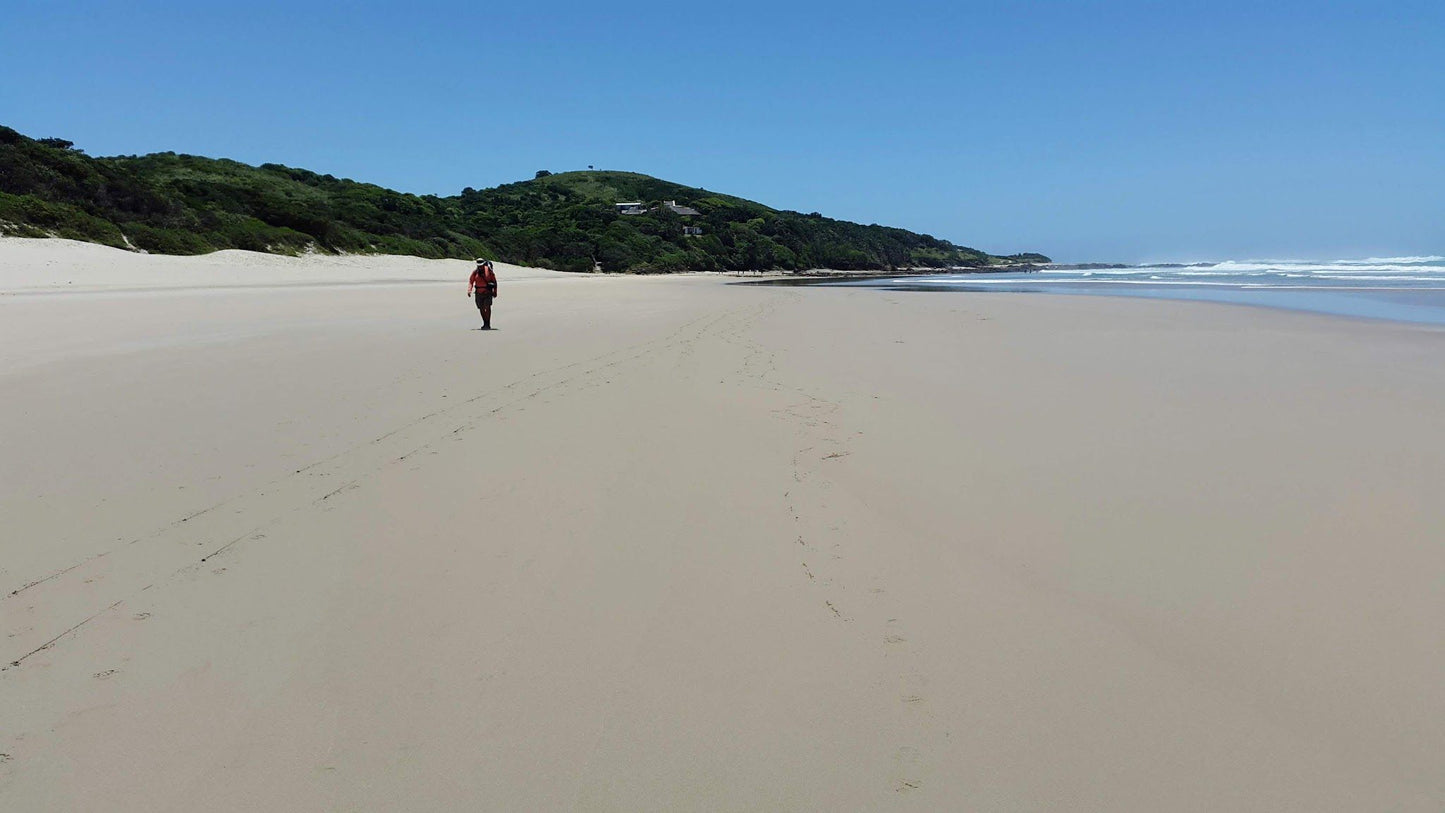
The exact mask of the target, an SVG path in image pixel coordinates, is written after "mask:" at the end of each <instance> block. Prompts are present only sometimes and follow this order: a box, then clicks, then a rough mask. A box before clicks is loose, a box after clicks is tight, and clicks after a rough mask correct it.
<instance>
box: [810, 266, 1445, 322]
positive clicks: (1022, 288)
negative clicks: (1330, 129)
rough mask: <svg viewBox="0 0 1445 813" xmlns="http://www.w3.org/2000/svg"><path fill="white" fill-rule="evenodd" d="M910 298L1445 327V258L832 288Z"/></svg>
mask: <svg viewBox="0 0 1445 813" xmlns="http://www.w3.org/2000/svg"><path fill="white" fill-rule="evenodd" d="M826 284H829V285H844V286H850V287H871V288H886V289H889V290H907V291H973V292H982V291H993V292H1014V293H1054V294H1086V295H1096V296H1097V295H1102V296H1133V297H1144V298H1150V299H1187V300H1198V301H1209V302H1227V303H1232V304H1240V305H1257V306H1263V307H1272V308H1284V309H1288V310H1301V311H1310V312H1313V313H1327V314H1333V315H1339V316H1354V317H1361V318H1370V319H1388V320H1391V321H1397V322H1410V323H1418V324H1432V325H1445V257H1433V256H1432V257H1391V258H1371V259H1366V260H1337V261H1333V262H1324V263H1322V262H1306V261H1294V260H1288V261H1285V260H1273V261H1229V262H1219V263H1196V264H1190V265H1183V266H1180V265H1143V266H1132V267H1129V268H1118V269H1047V270H1042V271H1037V272H1032V273H1027V274H1023V273H1019V274H987V275H984V274H941V275H938V276H929V277H895V278H889V279H871V280H858V281H848V282H835V283H826Z"/></svg>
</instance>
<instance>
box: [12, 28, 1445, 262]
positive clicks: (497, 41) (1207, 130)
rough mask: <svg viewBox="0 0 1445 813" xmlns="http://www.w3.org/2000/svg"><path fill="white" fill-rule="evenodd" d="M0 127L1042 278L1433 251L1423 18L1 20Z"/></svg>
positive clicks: (1440, 217)
mask: <svg viewBox="0 0 1445 813" xmlns="http://www.w3.org/2000/svg"><path fill="white" fill-rule="evenodd" d="M0 124H5V125H8V126H10V127H14V128H15V129H18V130H20V131H21V132H23V133H25V134H27V135H31V136H35V137H46V136H58V137H63V138H68V139H70V140H73V141H75V142H76V144H77V146H80V147H81V148H83V149H85V150H86V151H87V152H89V153H90V154H92V155H114V154H129V153H145V152H157V151H164V150H174V151H177V152H189V153H195V154H201V155H209V156H215V157H227V158H235V159H238V160H242V161H246V162H249V163H264V162H267V161H274V162H278V163H284V164H290V165H293V166H302V167H306V168H309V169H314V170H317V171H320V172H329V173H332V174H336V175H340V176H344V177H350V178H355V179H357V180H364V181H371V182H375V183H379V184H382V185H384V186H389V187H392V188H396V189H401V190H405V191H409V192H421V193H437V194H453V193H455V192H457V191H459V190H460V189H461V188H462V187H465V186H474V187H486V186H493V185H496V184H498V183H504V182H508V181H513V180H518V179H523V178H530V177H531V176H532V174H533V173H534V172H535V171H536V170H538V169H549V170H552V171H562V170H567V169H578V168H583V167H585V166H586V165H588V164H595V165H597V167H599V168H609V169H627V170H635V171H639V172H646V173H649V174H653V175H657V176H660V177H663V178H667V179H669V180H675V181H679V182H682V183H687V184H691V185H696V186H704V187H708V188H711V189H716V190H719V191H724V192H729V193H733V194H737V195H741V196H744V197H748V198H753V199H755V200H760V201H762V202H764V203H767V204H770V205H773V206H777V207H781V208H789V209H797V210H801V211H805V212H807V211H815V210H816V211H821V212H823V213H824V214H827V215H831V216H834V217H840V218H846V219H850V220H858V221H861V222H865V223H871V222H877V223H886V224H890V225H897V226H903V227H905V228H910V229H914V230H917V231H924V232H928V233H931V234H935V235H937V236H940V237H945V238H948V239H951V240H954V241H956V242H960V243H963V244H966V245H972V246H975V247H978V248H982V249H985V250H989V251H994V252H1013V251H1023V250H1038V251H1043V252H1045V253H1048V254H1052V255H1054V256H1055V257H1056V258H1061V259H1067V260H1150V259H1209V258H1226V257H1304V258H1319V259H1329V258H1336V257H1345V256H1365V255H1377V256H1378V255H1394V254H1433V253H1438V254H1445V2H1440V0H1432V1H1431V2H1389V0H1381V2H1373V3H1365V2H1348V3H1344V2H1329V1H1328V0H1320V1H1319V2H1303V0H1297V1H1294V2H1290V1H1282V2H1268V1H1267V0H1258V1H1257V2H1232V1H1231V0H1217V1H1216V2H1188V1H1187V0H1176V1H1175V2H1148V3H1146V2H1031V3H1025V2H1015V3H1004V2H989V3H986V2H966V1H963V2H932V1H929V2H922V1H914V0H894V2H867V3H863V2H840V1H838V0H835V1H834V2H828V3H815V2H786V0H774V2H767V3H761V2H752V1H751V0H742V1H741V2H728V3H715V2H714V3H685V2H651V0H618V1H615V2H605V3H604V2H599V3H579V2H547V1H546V0H537V1H536V2H531V3H526V4H523V3H520V2H518V3H490V2H457V1H455V0H411V2H405V3H398V2H388V3H381V2H353V3H345V4H343V3H324V4H323V3H314V2H304V0H301V1H298V2H286V3H281V2H265V1H264V0H263V1H261V2H244V3H241V2H237V3H225V4H220V3H215V4H213V3H183V2H179V1H177V2H168V3H161V2H150V1H149V0H130V2H125V3H114V2H97V1H95V0H69V1H68V2H56V0H5V2H4V15H3V17H0Z"/></svg>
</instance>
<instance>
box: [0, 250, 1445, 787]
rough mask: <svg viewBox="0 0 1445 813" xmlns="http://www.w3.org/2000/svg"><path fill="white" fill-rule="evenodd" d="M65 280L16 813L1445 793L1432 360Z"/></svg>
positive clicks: (546, 304) (18, 416) (1092, 311)
mask: <svg viewBox="0 0 1445 813" xmlns="http://www.w3.org/2000/svg"><path fill="white" fill-rule="evenodd" d="M43 248H44V250H45V251H46V252H49V253H48V254H47V255H46V256H44V257H41V256H40V255H34V259H36V262H40V261H41V260H43V261H44V262H47V263H53V264H52V265H49V266H46V265H44V263H41V264H39V265H34V266H33V269H44V268H49V269H51V270H49V271H45V272H44V273H45V274H46V276H43V277H35V278H34V279H33V280H32V281H31V282H30V283H29V289H31V290H34V289H36V288H38V287H41V286H42V285H45V284H53V283H54V280H55V279H57V277H56V276H55V274H54V270H55V269H63V270H64V271H66V272H68V273H69V274H71V275H76V274H82V273H84V274H88V275H89V276H86V277H85V279H87V280H89V283H88V284H89V285H91V286H92V287H93V288H94V291H93V292H92V293H93V294H94V295H92V294H85V295H77V296H13V297H0V331H3V335H0V338H3V342H0V348H3V350H0V386H3V388H4V391H5V393H6V398H4V399H3V400H0V420H3V424H4V425H5V426H7V427H13V429H12V430H11V431H7V432H6V433H5V435H4V437H3V448H0V457H3V459H5V460H7V461H10V462H11V465H9V466H7V467H6V469H5V472H4V474H3V479H0V508H3V513H4V515H5V516H6V517H7V524H8V525H9V527H10V528H11V529H12V533H10V534H8V535H7V538H6V539H5V540H4V541H3V542H0V545H3V546H4V547H3V548H0V578H3V580H4V581H3V582H0V622H3V627H4V629H3V631H4V634H5V637H4V638H3V639H0V640H3V641H4V647H5V648H4V651H3V659H0V660H3V662H4V663H5V664H7V666H6V668H5V669H4V671H3V672H0V707H4V708H6V709H7V710H8V712H7V715H8V716H7V720H6V725H5V726H4V727H3V728H0V753H3V754H4V755H5V757H6V758H5V759H4V760H0V806H3V807H5V808H8V809H17V810H20V809H37V808H47V807H48V808H58V809H63V808H98V807H104V808H107V809H112V810H129V809H135V810H155V809H186V808H189V809H240V808H252V809H254V808H255V807H269V808H271V809H277V810H290V809H296V810H301V809H316V808H318V807H339V808H356V807H406V808H409V809H457V808H459V807H469V806H470V807H475V806H477V805H490V806H495V807H501V808H512V809H678V808H684V809H695V808H705V809H779V808H819V809H849V810H873V809H879V808H882V807H889V808H899V809H919V810H935V809H948V808H954V809H980V810H985V809H1019V808H1033V809H1040V808H1061V807H1069V808H1074V809H1091V808H1092V809H1112V810H1160V809H1169V810H1218V809H1232V810H1261V811H1265V810H1268V811H1275V810H1279V809H1282V808H1284V809H1288V808H1296V809H1312V810H1358V809H1378V808H1384V807H1389V808H1392V809H1400V810H1432V809H1434V807H1436V806H1437V804H1438V799H1439V798H1441V796H1442V795H1445V784H1442V782H1441V779H1440V777H1442V776H1445V761H1442V759H1445V758H1442V754H1445V749H1441V748H1440V747H1439V745H1440V743H1441V742H1442V741H1445V690H1442V688H1441V686H1440V685H1439V681H1438V680H1435V679H1434V676H1437V675H1439V674H1442V673H1445V654H1442V653H1445V640H1442V634H1441V632H1440V631H1439V629H1438V627H1439V625H1438V623H1437V620H1438V619H1439V618H1440V617H1441V616H1442V613H1445V596H1442V593H1441V590H1440V586H1439V585H1440V584H1441V578H1442V574H1445V555H1442V552H1441V551H1440V549H1439V546H1438V545H1437V544H1435V540H1436V539H1438V537H1439V534H1440V532H1441V529H1442V528H1445V505H1442V504H1441V502H1440V501H1439V500H1438V498H1437V495H1436V494H1435V491H1436V490H1437V485H1438V483H1440V482H1445V429H1442V428H1441V427H1440V425H1439V422H1438V421H1437V420H1435V416H1436V415H1438V414H1439V410H1440V407H1441V406H1442V405H1445V372H1442V371H1441V368H1440V365H1439V364H1438V359H1439V354H1440V351H1441V350H1442V347H1445V334H1442V332H1441V331H1438V330H1433V329H1420V328H1418V327H1413V326H1406V325H1395V324H1390V323H1382V322H1363V321H1356V320H1351V319H1341V318H1334V317H1323V316H1316V315H1312V314H1303V313H1296V312H1288V311H1276V310H1264V309H1255V308H1242V307H1231V306H1219V305H1213V304H1211V305H1208V306H1205V305H1203V304H1201V303H1195V302H1180V301H1164V300H1143V299H1130V298H1115V297H1084V296H1057V295H1050V294H1036V295H1031V296H1027V297H998V296H978V295H970V294H959V295H957V296H917V295H914V294H911V293H907V292H892V291H886V290H883V291H880V290H871V289H848V288H840V287H829V286H818V287H810V288H809V289H808V290H798V289H793V288H787V287H772V286H758V285H733V284H729V282H731V281H732V280H731V279H730V278H726V277H722V276H721V275H691V276H683V277H613V276H594V275H564V274H556V273H554V272H545V271H537V270H535V269H532V270H528V269H516V270H512V269H502V268H499V269H498V273H499V276H501V281H502V289H503V290H502V294H503V296H502V297H501V298H500V299H499V301H498V305H497V324H498V326H499V328H500V330H498V331H495V332H493V333H481V332H476V331H472V330H471V329H470V328H472V327H474V325H473V322H474V321H475V318H476V314H475V311H474V310H472V309H471V308H470V303H468V302H466V301H464V300H463V298H462V296H461V295H460V289H461V287H462V285H463V283H464V282H465V271H466V270H467V269H466V264H465V263H461V264H452V263H440V264H428V263H427V261H416V262H415V263H413V262H410V261H404V260H394V259H392V258H371V259H369V260H368V261H369V262H374V263H375V265H374V266H370V267H368V268H366V269H364V270H357V269H355V268H352V267H349V266H347V265H345V264H343V265H342V266H340V267H337V266H333V265H324V264H309V265H308V264H307V261H306V260H298V261H297V263H290V262H287V263H283V265H284V266H285V267H286V269H287V270H286V271H285V272H284V274H283V273H282V272H268V271H266V270H265V268H264V267H263V266H265V264H266V262H268V261H264V260H262V261H252V260H250V259H247V258H244V257H243V258H234V257H233V258H231V259H229V260H228V262H235V263H238V264H237V265H235V266H234V267H232V270H233V271H234V272H235V273H236V274H252V275H260V276H256V277H254V278H255V279H257V280H258V281H277V280H284V279H292V280H295V279H297V278H304V279H313V280H320V281H321V282H325V281H327V280H336V279H338V278H339V279H342V280H347V279H354V278H355V277H357V276H358V275H366V274H374V275H378V276H386V277H387V278H390V279H399V278H413V279H415V280H417V281H433V282H436V283H437V284H436V285H423V284H415V285H410V284H409V285H400V286H392V287H373V286H368V285H338V286H333V287H327V288H324V289H323V288H315V287H268V288H265V289H244V290H238V289H224V288H219V287H213V288H198V287H196V286H198V285H204V282H205V281H206V279H207V277H205V276H204V275H206V274H211V273H213V271H212V270H208V269H207V268H206V266H205V265H204V264H203V263H199V264H198V263H196V262H193V260H194V259H195V258H184V260H186V261H181V260H176V261H174V262H172V260H170V259H166V260H164V261H160V258H147V257H138V256H137V257H136V259H135V261H134V265H126V264H125V262H122V261H119V260H117V261H115V262H110V263H109V264H107V265H105V268H108V269H109V270H110V274H111V276H109V277H108V278H102V277H101V276H100V274H101V273H102V271H103V270H104V269H90V270H87V268H88V266H84V267H83V266H82V263H89V262H91V261H90V260H89V259H85V258H82V259H79V260H78V259H77V258H76V257H74V256H73V255H70V254H67V253H66V252H67V249H64V248H63V247H62V246H61V245H60V244H59V243H55V244H51V245H49V246H45V247H43ZM4 249H5V241H0V251H4ZM127 262H128V261H127ZM7 263H8V265H7ZM15 268H17V264H16V263H14V262H13V261H11V259H10V255H6V254H0V269H5V270H4V271H0V273H11V274H12V276H10V277H9V278H8V279H10V280H12V281H11V282H10V283H7V286H6V287H9V288H11V289H12V290H15V289H18V288H23V287H25V286H24V285H17V284H16V283H15V282H14V280H16V279H19V280H20V282H26V280H25V279H23V278H22V275H20V274H18V273H16V272H14V269H15ZM457 268H460V269H461V271H460V272H459V273H456V272H455V269H457ZM33 269H32V272H33ZM32 272H26V273H32ZM34 273H38V272H34ZM268 274H269V276H266V275H268ZM71 278H75V277H74V276H72V277H71ZM157 279H159V280H161V281H162V283H164V284H170V285H174V286H176V287H175V288H174V289H169V290H167V291H165V292H164V295H161V294H159V293H146V292H142V291H137V290H134V289H135V287H136V286H140V285H145V284H154V282H153V281H154V280H157ZM443 284H454V285H455V287H456V288H457V291H456V292H451V291H449V290H444V289H443V287H442V286H443ZM103 286H110V287H109V288H105V287H103ZM126 286H130V290H129V292H128V293H127V294H126V295H125V297H124V298H122V297H119V296H112V295H110V293H108V291H111V292H113V291H114V290H117V289H119V288H125V287H126ZM121 303H123V304H121ZM16 661H18V662H19V665H18V666H13V665H8V664H14V663H15V662H16Z"/></svg>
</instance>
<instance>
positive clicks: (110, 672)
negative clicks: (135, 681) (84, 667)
mask: <svg viewBox="0 0 1445 813" xmlns="http://www.w3.org/2000/svg"><path fill="white" fill-rule="evenodd" d="M117 671H119V670H116V669H107V670H105V671H104V672H96V673H95V674H93V675H91V677H93V678H95V679H96V680H108V679H110V677H111V676H112V675H114V674H115V673H116V672H117Z"/></svg>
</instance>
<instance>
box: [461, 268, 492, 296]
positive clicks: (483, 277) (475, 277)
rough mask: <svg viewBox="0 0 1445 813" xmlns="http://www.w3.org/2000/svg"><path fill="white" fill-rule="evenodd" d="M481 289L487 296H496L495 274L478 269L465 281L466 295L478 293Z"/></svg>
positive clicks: (487, 269) (487, 270)
mask: <svg viewBox="0 0 1445 813" xmlns="http://www.w3.org/2000/svg"><path fill="white" fill-rule="evenodd" d="M483 288H485V289H486V291H487V296H496V295H497V274H496V272H495V271H493V270H492V269H490V268H478V269H477V270H475V271H473V272H472V276H471V278H470V279H468V280H467V293H471V292H472V291H474V290H475V291H480V290H482V289H483Z"/></svg>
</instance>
